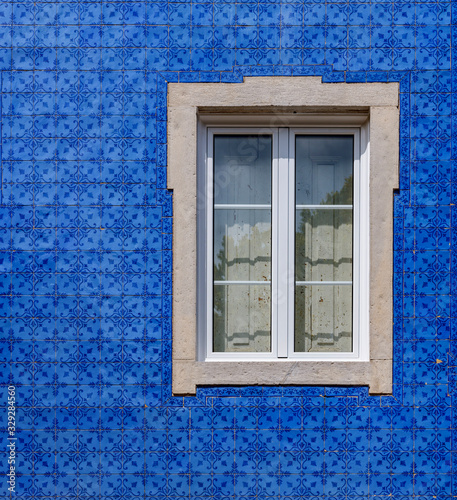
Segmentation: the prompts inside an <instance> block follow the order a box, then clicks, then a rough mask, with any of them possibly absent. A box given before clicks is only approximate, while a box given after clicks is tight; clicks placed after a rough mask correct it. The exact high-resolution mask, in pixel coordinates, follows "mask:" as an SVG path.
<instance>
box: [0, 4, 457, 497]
mask: <svg viewBox="0 0 457 500" xmlns="http://www.w3.org/2000/svg"><path fill="white" fill-rule="evenodd" d="M452 10H454V12H452ZM456 18H457V6H456V4H455V3H454V5H452V3H451V1H442V0H441V1H440V0H439V1H434V2H425V1H424V2H419V1H418V2H402V1H395V2H381V1H375V0H373V1H372V2H363V1H355V0H354V1H345V2H342V1H337V0H335V1H334V2H330V1H323V0H322V1H315V2H312V1H310V2H308V3H303V2H299V3H286V2H281V1H279V0H278V1H275V0H272V1H265V2H264V3H258V2H253V3H248V2H239V3H235V2H234V1H233V2H232V1H221V2H216V1H215V2H214V3H213V2H208V3H204V2H200V1H181V2H169V3H167V2H142V1H138V2H136V1H135V2H134V1H124V2H105V1H103V2H99V1H87V2H86V1H80V2H62V3H55V2H45V1H41V2H40V1H39V2H31V1H27V0H25V1H23V2H9V1H2V2H1V3H0V25H1V26H0V69H1V70H2V71H1V77H2V91H3V94H2V101H1V113H2V129H1V130H2V141H1V154H2V185H1V195H2V203H3V205H2V207H1V208H0V272H1V279H0V325H1V328H0V332H1V338H0V340H1V342H0V346H1V359H0V362H1V368H0V376H1V384H2V387H0V392H1V402H2V405H3V406H5V405H6V398H7V389H6V387H7V386H8V385H9V384H14V385H15V386H16V391H17V393H16V401H17V406H18V408H17V433H16V436H17V439H18V441H17V450H18V461H17V464H16V465H17V468H16V471H17V474H18V477H17V483H16V496H20V497H21V498H24V499H25V498H27V499H28V498H30V499H31V498H62V497H68V498H70V497H72V498H76V497H78V498H87V499H88V498H117V499H121V498H125V499H129V500H130V499H133V498H134V497H141V498H151V499H152V498H154V499H161V498H173V499H184V498H192V499H196V498H209V497H211V498H218V499H219V498H221V499H223V498H227V499H228V498H232V499H233V498H237V499H241V498H270V497H271V498H284V499H285V498H310V499H311V498H312V499H315V500H317V499H323V498H326V499H343V498H345V499H346V498H356V497H357V498H370V499H371V498H373V499H374V498H379V499H383V498H385V499H386V500H387V498H395V499H405V500H406V499H413V498H415V499H419V498H420V499H424V500H426V499H431V498H438V499H441V500H443V499H445V498H446V499H450V497H451V496H454V497H455V495H457V478H456V477H454V478H453V477H452V472H453V470H454V468H455V465H456V464H457V462H456V457H455V450H456V444H455V443H456V440H455V437H453V436H452V432H453V429H454V428H455V413H454V411H455V410H454V403H455V402H456V399H455V396H456V380H457V379H456V366H457V348H456V344H455V339H456V338H457V334H456V324H455V319H454V316H455V313H456V302H455V300H456V299H455V295H453V294H455V292H456V289H457V278H456V276H457V275H456V274H453V273H452V272H451V271H452V269H453V267H454V268H455V264H456V258H455V254H453V253H452V248H453V247H455V246H456V245H457V240H456V234H457V233H456V232H455V231H454V230H453V225H454V224H453V223H454V222H455V221H456V214H457V212H456V209H455V207H454V205H453V204H454V203H456V200H457V181H455V180H454V175H455V173H454V172H455V160H456V159H457V146H456V142H455V138H454V139H453V138H452V134H454V137H455V136H456V132H457V130H456V125H457V122H456V119H455V117H454V115H453V111H452V105H453V104H454V107H455V101H454V102H453V99H455V97H453V94H452V91H453V86H455V85H456V82H457V80H456V74H455V73H454V72H453V71H452V65H451V62H452V61H451V55H452V52H451V47H452V31H454V33H455V29H453V28H454V27H453V26H452V20H453V19H454V21H455V19H456ZM456 41H457V37H456V36H455V34H454V44H455V43H456ZM455 62H456V61H455V60H454V64H455ZM246 75H252V76H255V75H317V76H321V77H322V78H323V80H324V81H325V82H340V81H346V82H365V81H373V82H385V81H398V82H400V88H401V131H400V134H401V150H400V158H401V173H400V188H401V189H400V192H399V193H398V195H397V196H396V197H395V224H394V225H395V242H394V245H395V252H394V256H395V269H394V271H395V280H394V293H395V296H394V310H395V318H394V319H395V322H394V338H395V339H394V353H395V354H394V357H395V360H394V361H395V362H394V382H395V385H394V395H393V396H391V397H373V396H368V391H367V389H366V388H347V389H346V388H331V387H326V388H321V387H313V388H309V387H296V388H290V387H289V388H287V387H285V388H283V387H275V388H259V387H245V388H237V389H234V388H216V389H204V388H203V389H199V390H198V393H197V396H196V397H192V398H177V397H172V396H171V390H170V382H171V262H172V255H171V236H172V234H171V233H172V209H171V206H172V205H171V195H170V193H169V192H167V189H166V163H167V150H166V125H167V123H166V120H167V108H166V105H167V99H166V96H167V94H166V92H167V83H168V82H175V81H186V82H189V81H212V82H213V81H215V82H219V81H221V82H240V81H242V78H243V76H246ZM453 418H454V420H453ZM0 425H1V426H3V427H2V428H3V429H5V426H6V411H4V412H3V416H2V417H1V424H0ZM1 439H3V445H2V446H3V448H2V450H3V451H2V452H1V453H2V454H1V457H0V460H1V469H0V472H1V474H3V476H0V480H1V485H0V492H1V493H0V496H1V497H2V498H3V497H7V496H8V491H7V484H6V477H5V476H4V474H5V473H6V470H7V465H6V442H7V441H6V434H5V433H3V434H2V437H1Z"/></svg>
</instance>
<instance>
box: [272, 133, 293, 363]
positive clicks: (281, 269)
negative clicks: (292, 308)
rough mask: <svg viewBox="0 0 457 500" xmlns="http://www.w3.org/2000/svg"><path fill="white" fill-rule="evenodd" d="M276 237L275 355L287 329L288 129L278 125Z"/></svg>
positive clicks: (281, 352)
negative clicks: (276, 344)
mask: <svg viewBox="0 0 457 500" xmlns="http://www.w3.org/2000/svg"><path fill="white" fill-rule="evenodd" d="M278 142H279V150H278V154H279V159H278V170H279V172H278V174H279V175H278V188H277V193H278V198H277V210H278V219H277V225H278V240H277V247H276V248H277V249H278V256H277V259H276V260H277V269H278V274H277V278H278V279H277V283H276V290H277V293H276V299H275V306H276V309H277V332H278V333H277V335H278V337H277V338H278V358H286V357H287V356H288V336H289V335H288V332H289V326H290V325H289V311H288V307H287V304H288V302H289V297H288V295H289V293H288V282H289V234H290V233H289V196H290V193H289V129H287V128H280V129H279V132H278Z"/></svg>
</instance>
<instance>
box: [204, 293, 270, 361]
mask: <svg viewBox="0 0 457 500" xmlns="http://www.w3.org/2000/svg"><path fill="white" fill-rule="evenodd" d="M270 306H271V304H270V285H269V284H267V285H238V284H237V285H226V284H215V286H214V346H213V349H214V352H269V351H270V350H271V345H270V343H271V340H270V339H271V334H270V331H271V324H270V317H271V314H270Z"/></svg>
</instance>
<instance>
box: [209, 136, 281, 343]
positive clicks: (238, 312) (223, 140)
mask: <svg viewBox="0 0 457 500" xmlns="http://www.w3.org/2000/svg"><path fill="white" fill-rule="evenodd" d="M271 167H272V139H271V136H250V135H236V136H233V135H232V136H230V135H229V136H215V137H214V203H215V209H214V217H213V224H214V227H213V229H214V233H213V234H214V243H213V245H214V254H213V261H214V281H215V283H214V290H213V294H214V311H213V322H214V337H213V349H214V352H270V349H271V304H270V296H271V284H270V280H271V276H270V274H271ZM218 205H231V206H230V208H229V207H226V208H222V207H219V206H218ZM237 205H244V206H243V207H239V208H238V207H237ZM256 205H266V206H264V207H262V208H259V207H256ZM258 281H261V282H265V284H261V285H259V284H255V283H252V284H250V283H246V282H258ZM240 282H241V283H240Z"/></svg>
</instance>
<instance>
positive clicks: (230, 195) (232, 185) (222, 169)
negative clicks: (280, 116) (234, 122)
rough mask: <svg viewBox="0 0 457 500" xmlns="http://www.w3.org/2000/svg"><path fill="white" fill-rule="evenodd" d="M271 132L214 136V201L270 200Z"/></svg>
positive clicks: (268, 202)
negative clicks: (269, 133) (260, 134)
mask: <svg viewBox="0 0 457 500" xmlns="http://www.w3.org/2000/svg"><path fill="white" fill-rule="evenodd" d="M271 156H272V139H271V136H251V135H223V136H222V135H216V136H214V202H215V203H216V204H227V203H230V204H234V203H242V204H251V203H256V204H270V203H271Z"/></svg>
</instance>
